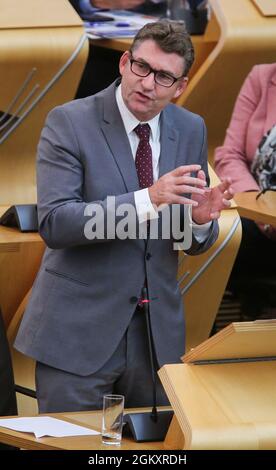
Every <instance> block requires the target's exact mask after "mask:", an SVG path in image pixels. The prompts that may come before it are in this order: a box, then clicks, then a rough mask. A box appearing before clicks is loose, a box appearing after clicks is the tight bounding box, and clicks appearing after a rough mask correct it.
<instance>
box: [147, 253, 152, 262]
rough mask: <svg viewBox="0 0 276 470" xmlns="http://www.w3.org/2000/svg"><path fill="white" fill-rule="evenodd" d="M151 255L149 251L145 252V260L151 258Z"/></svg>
mask: <svg viewBox="0 0 276 470" xmlns="http://www.w3.org/2000/svg"><path fill="white" fill-rule="evenodd" d="M151 257H152V255H151V253H147V254H146V260H147V261H148V260H149V259H151Z"/></svg>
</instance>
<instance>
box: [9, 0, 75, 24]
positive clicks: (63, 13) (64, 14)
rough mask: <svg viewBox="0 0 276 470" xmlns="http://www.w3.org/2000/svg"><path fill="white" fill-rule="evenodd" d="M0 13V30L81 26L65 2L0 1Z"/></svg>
mask: <svg viewBox="0 0 276 470" xmlns="http://www.w3.org/2000/svg"><path fill="white" fill-rule="evenodd" d="M20 3H21V5H22V7H21V8H20ZM18 10H20V14H18ZM0 11H1V15H0V29H9V28H41V27H47V26H82V20H81V18H80V17H79V16H78V15H76V12H75V10H74V9H73V7H72V6H71V4H70V3H69V2H68V1H67V0H65V1H64V0H58V1H57V0H47V1H45V0H20V2H18V0H0Z"/></svg>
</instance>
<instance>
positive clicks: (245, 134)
mask: <svg viewBox="0 0 276 470" xmlns="http://www.w3.org/2000/svg"><path fill="white" fill-rule="evenodd" d="M274 124H276V63H273V64H262V65H255V66H254V67H253V69H252V70H251V72H250V73H249V75H248V76H247V78H246V80H245V82H244V84H243V86H242V88H241V91H240V93H239V96H238V98H237V100H236V103H235V107H234V111H233V114H232V118H231V122H230V125H229V127H228V129H227V131H226V137H225V140H224V144H223V146H222V147H217V149H216V150H215V169H216V172H217V174H218V175H219V177H220V178H223V177H226V176H230V177H231V178H232V180H233V185H232V187H233V189H234V191H235V192H242V191H250V190H259V187H258V185H257V183H256V181H255V179H254V178H253V176H252V175H251V172H250V166H251V163H252V160H253V157H254V155H255V152H256V149H257V146H258V145H259V143H260V140H261V138H262V136H263V135H264V134H265V132H266V131H268V130H269V129H270V128H271V127H272V126H273V125H274Z"/></svg>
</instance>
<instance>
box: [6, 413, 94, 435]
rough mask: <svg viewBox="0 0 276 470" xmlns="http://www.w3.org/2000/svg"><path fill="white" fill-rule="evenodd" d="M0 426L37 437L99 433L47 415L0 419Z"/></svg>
mask: <svg viewBox="0 0 276 470" xmlns="http://www.w3.org/2000/svg"><path fill="white" fill-rule="evenodd" d="M0 426H2V427H4V428H8V429H13V430H14V431H21V432H32V433H34V435H35V437H36V438H37V439H38V438H40V437H43V436H53V437H65V436H95V435H97V434H100V432H98V431H94V430H93V429H89V428H85V427H83V426H78V425H77V424H71V423H68V421H63V420H61V419H56V418H51V417H48V416H34V417H31V418H8V419H0Z"/></svg>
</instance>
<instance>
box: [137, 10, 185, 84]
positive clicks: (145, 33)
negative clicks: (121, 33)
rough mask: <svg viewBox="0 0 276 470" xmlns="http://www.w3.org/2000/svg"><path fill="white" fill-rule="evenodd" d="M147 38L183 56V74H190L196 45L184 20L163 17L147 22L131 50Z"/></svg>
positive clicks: (166, 49) (161, 47)
mask: <svg viewBox="0 0 276 470" xmlns="http://www.w3.org/2000/svg"><path fill="white" fill-rule="evenodd" d="M147 39H152V40H153V41H155V42H156V43H157V44H158V46H159V47H160V49H162V51H164V52H168V53H170V52H174V53H175V54H178V55H179V56H181V57H183V59H184V72H183V74H184V75H187V74H188V72H189V70H190V68H191V66H192V65H193V62H194V47H193V44H192V41H191V38H190V35H189V34H188V32H187V30H186V27H185V23H184V22H183V21H174V20H168V19H163V20H159V21H156V22H154V23H148V24H146V25H145V26H143V28H142V29H140V30H139V31H138V33H137V34H136V36H135V38H134V39H133V43H132V45H131V48H130V52H133V51H134V50H135V49H136V48H137V47H139V45H140V44H141V43H142V42H143V41H146V40H147Z"/></svg>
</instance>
